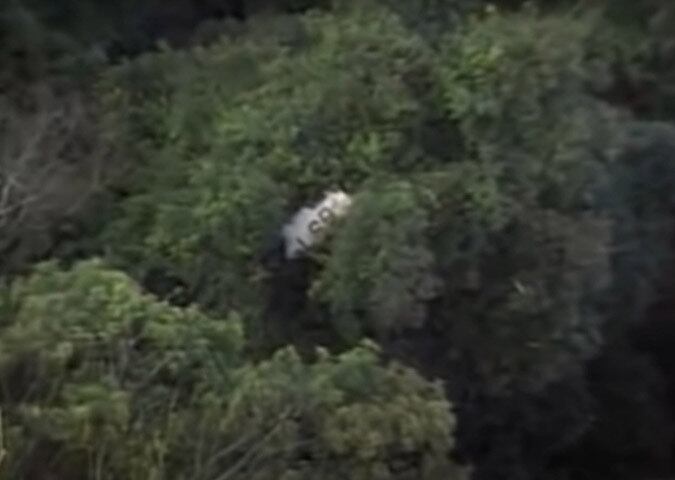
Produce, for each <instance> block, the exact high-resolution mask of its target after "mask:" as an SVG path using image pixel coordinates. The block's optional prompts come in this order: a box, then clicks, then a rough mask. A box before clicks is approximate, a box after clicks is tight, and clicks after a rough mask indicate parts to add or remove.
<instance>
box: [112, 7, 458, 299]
mask: <svg viewBox="0 0 675 480" xmlns="http://www.w3.org/2000/svg"><path fill="white" fill-rule="evenodd" d="M260 22H261V23H259V24H256V23H255V22H254V23H253V24H252V26H250V27H249V30H250V31H249V32H248V34H247V35H245V36H242V37H240V38H238V39H235V40H231V41H226V40H223V41H222V42H221V43H219V44H216V45H213V46H211V47H209V48H200V49H196V50H194V51H192V52H189V54H188V53H186V52H171V51H165V52H163V53H160V54H157V55H150V56H145V57H142V58H140V59H138V60H137V61H135V62H133V63H131V64H128V65H124V66H121V67H119V68H116V69H114V70H113V71H111V72H110V74H109V76H108V77H107V79H106V80H104V81H103V83H102V85H101V90H102V93H103V95H102V96H103V98H104V99H105V100H104V101H105V104H106V105H107V106H108V112H109V115H108V122H109V123H108V125H110V127H109V128H110V131H111V132H113V133H114V142H115V143H116V144H119V145H124V146H127V147H128V150H127V155H128V156H129V157H131V158H133V159H137V161H138V162H139V164H140V165H141V169H140V170H139V171H138V172H137V174H136V180H137V182H138V183H135V184H132V185H130V186H127V188H129V187H130V189H131V192H130V195H129V196H128V198H127V199H125V200H124V202H123V203H122V205H121V207H120V214H119V217H118V218H119V220H117V221H115V222H113V223H112V224H111V225H110V227H109V228H108V231H107V233H106V235H105V238H104V242H105V244H106V246H107V247H108V248H109V249H110V251H111V253H112V254H113V256H114V257H115V258H117V259H118V260H119V262H120V265H124V266H125V268H129V269H130V270H131V271H136V272H139V273H138V275H139V276H141V275H142V271H143V270H147V268H148V264H150V263H152V262H155V263H167V262H168V263H170V264H171V265H172V267H173V269H174V271H175V272H176V274H177V275H178V276H180V277H181V278H183V279H184V280H185V281H186V282H187V283H188V284H189V285H190V286H191V287H192V288H193V290H194V297H193V298H194V299H195V300H196V301H198V302H200V304H202V305H204V306H208V307H215V308H220V309H221V310H223V309H226V308H227V307H229V306H232V305H235V306H237V308H244V307H242V305H244V304H248V307H247V308H251V303H253V302H255V299H256V297H258V298H259V296H260V293H259V292H258V293H256V292H257V290H256V287H257V283H256V280H255V279H256V278H257V277H256V269H255V266H254V260H255V258H256V253H257V252H259V251H260V249H261V248H262V245H263V243H264V241H265V239H266V238H267V237H268V236H269V235H270V234H273V233H274V232H275V230H276V229H278V228H279V227H280V225H281V224H282V222H283V221H285V220H286V219H287V218H288V216H290V215H291V214H292V208H294V207H296V206H297V205H298V203H299V202H304V201H307V200H314V199H315V198H316V197H317V196H318V195H320V194H321V193H322V192H323V190H324V189H326V188H329V187H332V186H335V185H341V186H343V187H344V188H349V189H355V188H357V187H358V186H359V185H361V183H363V182H364V181H365V180H366V179H368V178H369V177H370V176H372V175H375V174H377V173H378V172H407V171H415V170H419V169H423V168H425V167H426V166H428V165H432V164H434V163H441V162H443V161H445V160H446V158H444V157H443V156H435V155H436V154H435V153H433V151H434V150H433V146H432V145H431V143H432V142H431V140H430V141H429V142H428V144H425V143H422V142H420V141H418V137H419V136H420V135H421V133H420V132H421V131H425V130H426V129H425V128H424V125H425V122H427V121H428V119H429V118H430V117H433V116H434V115H437V114H438V111H434V110H433V108H432V107H430V105H429V102H428V95H429V92H428V91H426V90H425V89H423V88H422V85H425V82H426V83H428V82H429V80H430V78H431V77H432V76H433V73H432V69H431V63H432V62H431V58H430V51H429V50H428V48H426V47H425V45H424V43H423V42H422V41H421V40H420V39H418V38H417V37H415V36H414V35H411V34H410V33H409V32H407V31H406V30H405V29H404V28H403V27H402V26H401V25H400V23H399V22H398V21H397V19H396V17H395V16H394V15H393V14H391V13H389V12H387V11H386V10H384V9H381V8H377V7H375V6H372V5H363V4H359V5H356V6H351V7H350V6H345V7H343V8H342V9H339V10H338V11H336V12H335V13H332V14H328V13H311V14H307V15H305V16H303V17H301V18H299V19H297V18H296V19H286V20H283V19H282V20H278V21H276V22H271V23H270V22H264V21H263V20H261V21H260ZM140 78H142V79H146V80H142V81H138V80H139V79H140ZM435 128H445V127H443V126H442V125H441V126H440V127H435ZM448 128H449V127H448ZM425 135H426V133H425ZM425 149H428V151H425ZM436 151H438V150H437V149H436ZM442 155H445V152H444V153H443V154H442ZM152 259H155V260H152ZM242 278H246V279H247V282H248V285H244V284H243V282H242ZM204 285H208V287H204ZM244 286H245V288H242V287H244ZM209 289H211V292H209V291H207V290H209ZM216 292H217V293H216ZM249 294H250V295H249Z"/></svg>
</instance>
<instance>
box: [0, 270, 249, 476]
mask: <svg viewBox="0 0 675 480" xmlns="http://www.w3.org/2000/svg"><path fill="white" fill-rule="evenodd" d="M3 303H4V307H3V309H4V310H5V311H10V312H12V316H11V320H10V321H9V322H8V323H6V324H5V325H3V327H2V329H1V330H0V345H1V346H2V348H1V349H0V385H1V389H0V392H1V393H0V404H1V405H2V406H3V413H4V414H5V426H6V431H7V450H8V456H7V459H6V463H7V465H6V467H5V469H6V470H5V471H6V472H7V475H8V478H21V475H29V472H31V471H32V469H33V468H35V469H40V468H46V469H48V470H50V471H52V472H53V473H55V474H58V475H59V478H119V477H120V476H121V477H124V478H148V477H147V476H143V475H140V474H138V473H134V472H136V470H137V469H138V468H145V467H144V466H143V467H142V466H141V465H136V463H138V462H141V463H142V461H150V459H143V458H142V456H143V455H146V454H147V455H159V453H160V452H158V451H154V450H153V449H154V448H155V446H156V445H153V444H152V443H151V442H150V440H151V439H152V437H153V436H154V435H161V432H162V429H164V428H166V425H165V424H164V422H165V421H166V420H165V416H166V415H168V414H169V413H170V411H171V410H172V409H174V408H178V409H179V411H180V410H183V411H186V412H188V413H189V409H190V408H191V406H192V405H193V404H194V402H195V401H194V399H193V397H194V396H197V397H198V396H199V395H201V394H202V393H201V392H203V391H204V389H205V388H206V387H207V385H208V389H209V390H211V391H220V392H222V393H226V392H227V391H229V388H230V384H231V382H232V379H233V375H232V370H231V369H232V368H234V367H236V365H237V364H238V363H239V360H238V359H239V351H240V350H241V347H242V340H243V339H242V333H241V328H240V324H239V323H238V322H237V321H236V320H235V319H234V317H233V318H231V319H230V320H227V321H226V320H214V319H210V318H207V317H205V316H204V315H202V314H200V313H199V312H198V311H196V310H194V309H186V310H179V309H177V308H174V307H170V306H169V305H166V304H163V303H159V302H157V301H156V300H155V299H154V298H152V297H149V296H147V295H143V294H142V293H141V292H140V291H139V288H138V287H137V286H136V285H135V284H134V283H133V282H132V281H131V280H130V279H129V278H128V277H127V276H125V275H124V274H122V273H120V272H117V271H114V270H110V269H108V268H106V267H104V266H103V265H101V264H100V262H98V261H89V262H85V263H81V264H78V265H77V266H76V267H75V268H73V269H72V270H70V271H61V270H59V269H58V268H57V267H56V265H54V264H53V263H48V264H41V265H40V266H38V267H37V268H36V270H35V273H34V274H33V275H31V276H30V277H29V278H27V279H25V280H23V281H18V282H17V283H16V284H15V285H13V286H12V288H11V291H10V293H9V294H8V295H7V296H6V298H5V300H4V302H3ZM223 366H227V367H228V369H229V370H222V368H223ZM228 371H229V372H230V373H228ZM146 442H147V443H146ZM146 445H147V446H146ZM137 450H138V451H137ZM38 459H42V460H41V461H40V460H38ZM42 462H44V465H41V463H42ZM78 468H80V469H84V470H77V469H78ZM88 468H89V469H94V470H89V471H88V470H87V469H88ZM72 469H75V470H72ZM101 471H105V472H106V473H105V477H104V476H102V475H103V474H102V473H101Z"/></svg>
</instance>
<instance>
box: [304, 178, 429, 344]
mask: <svg viewBox="0 0 675 480" xmlns="http://www.w3.org/2000/svg"><path fill="white" fill-rule="evenodd" d="M418 196H419V192H416V191H415V188H414V187H413V185H412V184H411V183H409V182H405V181H398V182H391V183H385V184H384V185H382V186H373V185H368V186H367V187H365V191H364V192H363V193H362V194H360V195H358V196H357V197H356V198H355V206H354V207H353V210H352V212H351V213H350V215H349V218H348V220H346V221H345V222H344V225H342V226H341V227H342V228H340V229H339V231H338V232H337V233H336V235H335V239H334V242H333V248H332V250H331V254H330V256H329V257H328V258H327V260H326V265H325V269H324V270H323V272H322V274H321V278H319V279H318V280H317V282H318V284H317V285H315V286H314V288H315V289H316V291H318V292H320V293H319V294H318V296H319V298H321V299H323V300H325V301H327V302H328V303H329V305H330V307H331V310H332V319H333V321H335V322H336V323H337V327H338V330H339V331H341V332H342V333H343V335H345V337H347V338H358V337H359V336H360V335H361V334H362V332H361V331H360V330H361V327H363V325H366V326H367V327H366V328H367V329H372V330H374V331H375V332H376V333H377V334H378V335H387V334H390V333H397V332H398V331H400V330H402V329H404V328H406V327H420V326H421V325H422V324H423V323H424V320H425V318H426V311H425V310H426V309H425V304H424V301H425V300H428V299H429V298H432V297H433V295H434V290H435V288H436V286H437V284H438V282H439V280H438V279H437V278H436V277H435V276H434V272H433V267H434V257H433V253H432V252H431V251H430V249H429V246H428V245H427V243H428V242H427V239H426V234H427V230H428V224H429V220H428V218H427V213H426V212H425V210H424V209H423V208H422V206H421V205H420V201H419V199H418V198H417V197H418ZM359 316H364V317H365V318H362V319H360V321H359V318H358V317H359Z"/></svg>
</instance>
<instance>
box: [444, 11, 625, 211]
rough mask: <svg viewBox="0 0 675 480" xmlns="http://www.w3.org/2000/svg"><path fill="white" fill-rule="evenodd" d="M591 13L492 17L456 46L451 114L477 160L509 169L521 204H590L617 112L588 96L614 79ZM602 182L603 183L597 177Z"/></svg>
mask: <svg viewBox="0 0 675 480" xmlns="http://www.w3.org/2000/svg"><path fill="white" fill-rule="evenodd" d="M597 26H598V22H597V20H596V19H595V17H594V16H593V15H589V14H588V13H584V14H583V15H581V16H572V15H571V14H567V15H565V14H558V15H548V16H537V15H536V14H535V13H532V12H524V13H517V14H499V13H496V12H492V13H488V14H487V16H486V17H485V18H483V19H482V20H481V21H476V22H474V23H472V24H470V25H469V26H468V27H466V29H465V31H464V32H463V33H461V34H458V35H457V36H456V38H455V39H454V40H453V41H450V42H449V44H448V46H447V48H446V50H445V52H446V53H445V58H446V62H445V64H444V72H445V74H444V80H443V83H444V86H445V98H446V105H447V107H448V111H449V114H450V115H451V116H452V117H453V118H455V119H457V121H458V122H459V123H460V125H461V129H462V132H463V133H464V135H465V137H466V138H467V140H468V141H469V142H470V143H471V145H472V147H473V148H474V149H475V150H476V153H477V155H478V157H479V158H480V159H482V160H485V161H490V162H495V163H498V164H501V165H502V168H503V169H504V170H503V175H504V176H508V178H509V181H510V182H512V183H513V184H514V185H513V187H512V188H516V189H518V194H519V196H520V198H519V201H521V202H530V201H535V202H545V204H546V205H547V206H550V207H553V208H564V209H565V208H579V207H580V206H582V205H583V204H584V202H585V203H586V204H589V203H593V201H594V199H593V198H592V193H593V191H592V188H591V186H589V182H590V181H591V180H593V181H596V182H597V181H598V179H597V178H596V177H597V176H598V175H602V170H601V165H602V163H600V165H598V164H599V162H602V161H603V157H606V156H607V149H608V146H609V145H610V143H609V142H610V140H611V138H612V134H613V133H614V131H613V129H612V127H613V124H614V123H615V122H616V119H615V115H614V114H613V113H612V112H611V111H609V110H608V109H607V108H605V107H603V106H602V105H601V104H600V103H599V102H598V101H597V100H595V99H594V98H593V97H592V96H591V95H589V93H590V90H591V88H601V86H602V85H604V84H606V83H607V82H608V80H609V78H610V76H609V66H610V64H611V59H612V52H611V50H610V48H611V47H612V44H611V42H609V41H608V40H607V39H605V38H603V37H602V36H600V35H597V34H595V31H596V30H595V28H596V27H597ZM600 180H602V178H600Z"/></svg>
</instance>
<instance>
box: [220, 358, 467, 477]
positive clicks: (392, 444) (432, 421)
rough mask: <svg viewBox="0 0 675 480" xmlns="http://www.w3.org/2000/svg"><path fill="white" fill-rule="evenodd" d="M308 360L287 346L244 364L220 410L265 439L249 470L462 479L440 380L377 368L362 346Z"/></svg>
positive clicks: (241, 427) (271, 474) (245, 474)
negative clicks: (226, 407)
mask: <svg viewBox="0 0 675 480" xmlns="http://www.w3.org/2000/svg"><path fill="white" fill-rule="evenodd" d="M319 354H320V355H319V359H318V361H317V362H316V363H314V364H312V365H305V364H303V363H302V362H301V361H300V359H299V358H298V356H297V354H295V353H294V351H293V350H292V349H285V350H282V351H280V352H278V353H277V354H275V355H274V356H273V357H272V359H270V360H269V361H266V362H263V363H262V364H260V365H259V366H258V367H257V368H256V369H254V370H251V371H249V372H246V374H245V375H244V377H243V380H242V385H241V387H240V389H239V390H238V391H237V393H236V394H235V397H234V399H233V402H232V404H231V410H230V411H229V412H228V415H229V417H228V418H232V421H233V426H232V428H233V429H235V428H236V429H237V431H244V432H248V433H250V434H252V435H259V436H261V437H262V436H263V435H264V438H265V443H264V444H263V445H261V446H260V450H261V451H260V452H258V459H259V461H263V460H267V461H268V462H269V468H268V469H267V470H266V471H265V472H261V473H260V474H256V473H248V472H246V471H242V472H241V474H240V476H237V477H236V478H256V479H268V478H269V479H272V478H284V479H310V478H325V479H333V478H335V479H338V478H353V479H380V478H381V479H389V478H401V479H404V478H405V479H408V478H409V479H412V478H420V479H436V478H439V479H440V478H462V475H461V473H460V472H459V471H458V470H457V469H456V468H455V467H453V465H452V462H451V461H450V460H449V458H448V452H449V450H448V447H449V446H451V445H452V438H451V432H452V429H453V425H454V423H453V418H452V416H451V415H450V414H449V410H448V403H447V401H446V400H445V398H444V395H443V392H442V389H441V388H440V385H433V384H430V383H428V382H426V381H424V380H422V378H421V377H419V376H418V374H416V373H415V372H413V371H412V370H410V369H408V368H404V367H402V366H399V365H391V366H390V367H388V368H386V369H383V368H382V367H380V366H378V364H377V361H376V359H377V355H376V354H375V353H374V352H373V351H372V347H371V346H367V345H366V346H362V347H359V348H356V349H354V350H351V351H349V352H346V353H344V354H342V355H340V356H337V357H331V356H330V355H328V353H327V352H325V351H320V352H319Z"/></svg>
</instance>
